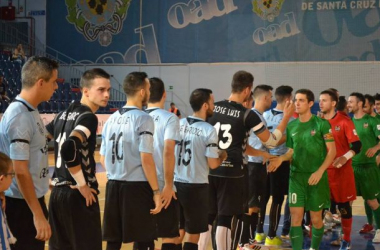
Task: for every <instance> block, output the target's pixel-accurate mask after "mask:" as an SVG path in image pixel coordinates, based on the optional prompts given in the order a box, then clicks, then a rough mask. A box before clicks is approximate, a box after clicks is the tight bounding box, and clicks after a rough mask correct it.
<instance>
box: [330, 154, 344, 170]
mask: <svg viewBox="0 0 380 250" xmlns="http://www.w3.org/2000/svg"><path fill="white" fill-rule="evenodd" d="M346 162H347V158H346V157H344V156H341V157H338V158H336V159H335V160H334V162H333V164H332V165H333V166H334V167H336V168H340V167H342V166H343V165H344V164H346Z"/></svg>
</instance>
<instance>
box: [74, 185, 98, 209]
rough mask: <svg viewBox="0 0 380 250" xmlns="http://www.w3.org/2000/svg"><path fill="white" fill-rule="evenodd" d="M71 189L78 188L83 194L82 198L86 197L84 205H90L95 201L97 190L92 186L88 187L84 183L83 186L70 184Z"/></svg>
mask: <svg viewBox="0 0 380 250" xmlns="http://www.w3.org/2000/svg"><path fill="white" fill-rule="evenodd" d="M70 187H71V188H72V189H78V190H79V192H80V193H81V195H82V196H83V198H85V199H86V206H87V207H89V206H91V205H92V203H96V198H95V195H97V192H96V190H95V189H93V188H90V187H89V186H87V185H84V186H81V187H80V186H78V185H76V186H73V185H71V186H70Z"/></svg>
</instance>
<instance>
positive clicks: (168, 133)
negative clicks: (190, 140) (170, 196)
mask: <svg viewBox="0 0 380 250" xmlns="http://www.w3.org/2000/svg"><path fill="white" fill-rule="evenodd" d="M145 112H147V113H148V114H149V115H150V116H151V117H152V118H153V121H154V137H153V138H154V142H153V145H154V154H153V157H154V163H155V164H156V170H157V179H158V184H159V186H160V190H162V189H163V187H164V185H165V175H164V155H163V154H164V146H165V140H173V141H179V140H180V139H179V138H180V137H179V119H178V117H177V116H176V115H175V114H173V113H170V112H169V111H166V110H164V109H160V108H148V109H146V110H145Z"/></svg>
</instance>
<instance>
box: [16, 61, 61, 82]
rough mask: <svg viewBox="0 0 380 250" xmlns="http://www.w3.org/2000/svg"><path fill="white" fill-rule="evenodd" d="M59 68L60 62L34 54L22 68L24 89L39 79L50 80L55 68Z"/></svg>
mask: <svg viewBox="0 0 380 250" xmlns="http://www.w3.org/2000/svg"><path fill="white" fill-rule="evenodd" d="M56 69H58V62H57V61H54V60H52V59H50V58H47V57H42V56H32V57H30V58H29V59H28V61H26V63H25V64H24V66H23V67H22V69H21V82H22V88H23V89H29V88H31V87H33V86H34V84H35V83H36V82H37V81H38V80H39V79H43V80H45V81H49V80H50V78H51V77H52V75H53V70H56Z"/></svg>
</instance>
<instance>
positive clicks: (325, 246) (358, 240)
mask: <svg viewBox="0 0 380 250" xmlns="http://www.w3.org/2000/svg"><path fill="white" fill-rule="evenodd" d="M95 160H96V161H97V162H99V151H98V150H97V151H96V153H95ZM49 166H50V168H49V174H50V175H52V174H53V171H54V154H53V152H49ZM97 178H98V182H99V190H100V195H99V202H100V210H101V212H102V209H103V208H104V195H105V186H106V182H107V178H106V173H105V170H104V169H103V168H102V167H101V165H100V164H99V163H98V164H97ZM46 198H47V201H48V199H49V194H47V195H46ZM270 205H271V201H270V200H269V202H268V205H267V207H268V209H267V211H269V210H270V209H269V207H270ZM352 207H353V215H354V217H353V223H352V233H351V239H352V240H351V242H352V245H351V249H352V250H373V249H378V250H380V244H372V238H373V236H374V231H373V233H371V234H359V233H358V232H359V230H360V228H361V227H362V225H364V224H365V223H366V217H365V211H364V206H363V200H362V199H361V197H358V198H357V200H356V201H354V203H353V206H352ZM101 215H102V214H101ZM282 219H283V217H281V221H280V226H279V229H278V230H277V232H278V233H280V232H281V227H282ZM267 230H268V216H267V217H266V219H265V226H264V232H267ZM339 235H340V227H338V226H337V227H335V228H333V230H332V231H331V232H326V233H325V234H324V237H323V240H322V242H321V246H320V248H319V249H320V250H330V249H331V250H333V249H339V247H338V246H330V244H329V242H330V241H333V240H335V239H337V237H338V236H339ZM304 239H305V241H304V249H309V247H310V238H309V237H305V238H304ZM155 243H156V249H160V245H161V242H160V241H156V242H155ZM105 246H106V243H105V242H103V249H105ZM132 248H133V247H132V244H123V247H122V248H121V249H122V250H132ZM45 249H46V250H48V242H46V247H45ZM208 249H209V250H211V249H212V247H211V244H210V246H209V248H208ZM266 249H268V250H269V249H284V250H287V249H292V248H291V246H290V240H284V241H283V248H266V247H263V249H262V250H266Z"/></svg>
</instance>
